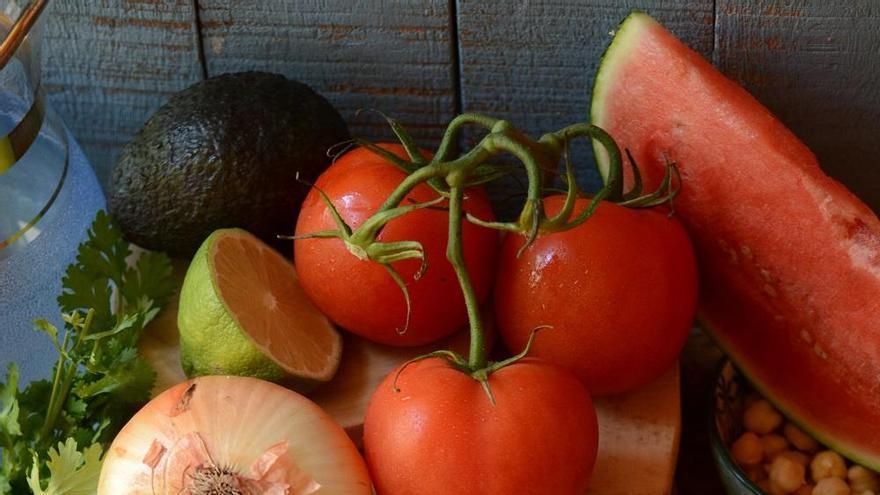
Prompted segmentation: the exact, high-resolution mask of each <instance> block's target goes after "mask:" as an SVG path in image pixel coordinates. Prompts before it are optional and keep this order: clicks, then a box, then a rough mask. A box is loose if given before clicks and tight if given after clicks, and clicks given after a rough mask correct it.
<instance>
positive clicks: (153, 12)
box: [42, 0, 202, 181]
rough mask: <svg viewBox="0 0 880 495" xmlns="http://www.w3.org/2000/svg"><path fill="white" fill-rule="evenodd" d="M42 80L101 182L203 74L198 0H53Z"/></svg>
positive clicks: (48, 14)
mask: <svg viewBox="0 0 880 495" xmlns="http://www.w3.org/2000/svg"><path fill="white" fill-rule="evenodd" d="M44 15H45V24H44V36H45V37H44V40H43V46H42V50H43V60H44V63H43V68H44V69H43V84H44V87H45V89H46V91H47V93H48V96H49V100H50V102H51V104H52V106H53V107H54V108H55V109H56V110H57V111H58V113H60V114H61V116H62V117H63V119H64V121H65V122H66V123H67V125H68V126H69V127H70V128H71V129H72V130H73V132H74V134H75V135H76V137H77V138H78V140H79V142H80V144H82V146H83V148H84V150H85V152H86V154H87V155H88V156H89V158H90V159H91V161H92V163H93V164H94V166H95V169H96V171H97V173H98V176H99V178H100V179H102V181H104V180H106V177H107V174H108V172H109V170H110V167H111V166H112V164H113V163H114V162H115V160H116V156H117V154H118V152H119V149H120V148H121V147H122V145H123V144H124V143H125V142H127V141H128V140H129V139H130V138H131V137H132V136H133V135H134V133H135V132H137V130H138V129H139V128H140V126H141V125H142V124H143V123H144V121H145V120H146V119H147V118H148V117H149V116H150V114H152V112H153V111H155V110H156V109H157V108H158V107H159V106H160V105H161V104H162V103H163V102H164V101H165V100H166V99H167V97H168V96H169V95H170V94H172V93H173V92H175V91H179V90H181V89H183V88H185V87H186V86H188V85H189V84H191V83H193V82H195V81H198V80H199V79H201V77H202V68H201V65H200V63H199V57H198V50H197V49H196V43H195V41H196V32H197V30H196V26H195V24H194V22H193V20H194V17H193V11H192V1H191V0H54V1H53V2H51V3H50V4H49V7H48V10H47V12H45V13H44Z"/></svg>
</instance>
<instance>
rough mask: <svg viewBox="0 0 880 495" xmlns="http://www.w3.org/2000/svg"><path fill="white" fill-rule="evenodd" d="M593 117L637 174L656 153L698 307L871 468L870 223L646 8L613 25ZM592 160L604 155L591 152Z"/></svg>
mask: <svg viewBox="0 0 880 495" xmlns="http://www.w3.org/2000/svg"><path fill="white" fill-rule="evenodd" d="M592 119H593V123H594V124H596V125H598V126H600V127H602V128H604V129H606V130H607V131H608V132H609V133H610V134H611V135H612V136H613V137H614V138H615V139H616V140H617V142H618V144H620V146H621V147H622V148H623V147H625V148H629V149H630V151H632V153H633V156H634V157H635V159H636V162H637V163H638V164H639V165H640V167H641V169H642V171H643V174H644V176H645V178H646V184H647V185H648V186H651V187H653V186H656V185H657V184H658V183H659V181H660V178H661V177H662V174H663V171H664V163H665V161H664V160H666V159H668V160H670V161H674V162H676V163H677V164H678V166H679V168H680V170H681V174H682V180H683V187H682V192H681V194H680V195H679V197H678V198H677V199H676V201H675V209H676V212H677V214H678V215H679V216H680V218H681V219H682V221H683V222H684V223H685V225H686V227H687V228H688V231H689V232H690V234H691V236H692V238H693V241H694V245H695V249H696V251H697V257H698V262H699V268H700V272H701V276H700V282H701V295H700V299H701V301H700V313H699V316H700V318H701V320H702V321H703V323H704V325H705V326H706V327H707V328H708V329H709V330H710V331H711V332H712V333H713V334H714V336H715V338H716V339H717V341H718V342H719V344H720V345H721V346H722V347H723V348H724V349H725V350H726V351H727V352H728V354H729V355H730V356H731V358H732V359H733V360H734V362H735V363H737V365H738V367H739V368H740V369H741V370H742V371H743V372H744V373H745V374H746V375H747V376H748V377H749V378H750V379H751V380H752V381H753V382H754V383H755V385H756V386H757V387H758V388H759V389H760V390H761V391H762V392H764V394H765V395H766V396H767V397H768V398H769V399H770V400H771V401H774V402H775V403H776V404H777V406H779V407H780V408H781V409H783V410H784V411H786V413H787V414H788V415H789V416H790V417H791V418H792V419H793V420H794V421H796V422H797V423H799V424H800V425H801V426H802V427H804V428H805V429H806V430H808V431H810V432H811V433H813V435H815V436H816V437H817V438H819V440H821V441H823V442H825V443H827V444H829V445H830V446H832V447H834V448H835V449H837V450H839V451H840V452H842V453H844V454H845V455H847V456H849V457H851V458H853V459H855V460H857V461H859V462H861V463H863V464H865V465H868V466H870V467H873V468H875V469H878V468H880V221H878V219H877V217H876V216H875V215H874V214H873V213H872V212H871V210H870V209H869V208H868V207H867V206H865V205H864V204H863V203H862V202H861V201H859V200H858V199H857V198H856V197H855V196H853V195H852V194H851V193H850V192H849V191H847V190H846V189H845V188H844V187H843V186H841V185H840V184H839V183H837V182H835V181H834V180H833V179H831V178H829V177H828V176H826V175H825V174H824V173H823V172H822V171H821V169H820V168H819V165H818V163H817V161H816V157H815V156H814V155H813V154H812V153H811V152H810V150H809V149H807V147H806V146H805V145H804V144H803V143H801V142H800V141H799V140H798V139H797V138H796V137H795V136H794V135H793V134H792V133H791V132H790V131H789V130H788V129H786V128H785V126H784V125H783V124H782V123H780V122H779V121H778V120H777V119H776V118H775V117H774V116H773V115H772V114H771V113H770V112H769V111H768V110H767V109H766V108H764V107H763V106H762V105H761V104H760V103H758V101H757V100H755V99H754V98H753V97H752V96H751V95H749V94H748V93H747V92H746V91H745V90H744V89H742V88H741V87H739V86H738V85H736V84H735V83H733V82H732V81H730V80H729V79H727V78H725V77H724V76H723V75H722V74H721V73H720V72H718V71H717V70H716V69H715V68H713V67H712V66H711V65H710V64H709V63H708V62H706V61H705V60H704V59H703V58H702V57H700V55H698V54H697V53H696V52H694V51H692V50H691V49H689V48H687V47H686V46H685V45H684V44H682V43H681V42H680V41H679V40H677V39H676V38H675V37H674V36H673V35H672V34H670V33H669V32H668V31H666V30H665V29H664V28H663V27H662V26H661V25H660V24H658V23H657V22H656V21H654V20H653V19H651V18H650V17H649V16H647V15H646V14H642V13H634V14H632V15H630V16H629V17H628V18H627V19H626V20H625V21H624V22H623V24H621V26H620V28H619V31H618V33H617V35H616V37H615V39H614V41H613V43H612V45H611V46H610V47H609V49H608V51H607V52H606V55H605V57H604V58H603V60H602V64H601V66H600V68H599V72H598V75H597V77H596V83H595V86H594V89H593V104H592ZM597 158H598V160H599V163H600V166H604V165H607V163H606V161H605V160H606V158H607V157H606V156H605V155H604V153H602V151H601V150H597Z"/></svg>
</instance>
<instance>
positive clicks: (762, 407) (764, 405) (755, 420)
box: [743, 399, 782, 435]
mask: <svg viewBox="0 0 880 495" xmlns="http://www.w3.org/2000/svg"><path fill="white" fill-rule="evenodd" d="M743 424H744V425H745V427H746V429H747V430H749V431H753V432H755V433H758V434H759V435H766V434H768V433H770V432H772V431H773V430H775V429H776V428H779V426H780V425H781V424H782V415H781V414H779V412H778V411H777V410H776V409H774V408H773V406H771V405H770V403H769V402H767V401H766V400H764V399H761V400H758V401H755V402H754V403H753V404H752V405H751V406H749V407H748V408H747V409H746V411H745V413H744V414H743Z"/></svg>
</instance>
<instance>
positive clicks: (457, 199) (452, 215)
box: [446, 179, 489, 370]
mask: <svg viewBox="0 0 880 495" xmlns="http://www.w3.org/2000/svg"><path fill="white" fill-rule="evenodd" d="M447 180H448V179H447ZM463 199H464V191H463V190H462V189H461V186H460V185H453V186H452V187H450V188H449V241H448V243H447V244H446V258H448V259H449V262H450V263H451V264H452V267H453V268H454V269H455V275H456V276H457V277H458V283H459V285H460V286H461V291H462V294H463V295H464V303H465V306H466V307H467V313H468V320H469V321H470V328H471V335H470V337H471V342H470V352H469V353H468V368H469V369H471V370H477V369H481V368H485V367H486V364H487V363H488V361H489V359H488V356H487V355H486V346H485V332H484V331H483V319H482V317H481V315H480V304H479V302H478V301H477V294H476V292H475V291H474V286H473V284H472V283H471V277H470V274H469V273H468V271H467V267H466V266H465V263H464V248H463V247H462V242H461V221H462V218H463V217H464V214H463V213H462V206H461V203H462V200H463Z"/></svg>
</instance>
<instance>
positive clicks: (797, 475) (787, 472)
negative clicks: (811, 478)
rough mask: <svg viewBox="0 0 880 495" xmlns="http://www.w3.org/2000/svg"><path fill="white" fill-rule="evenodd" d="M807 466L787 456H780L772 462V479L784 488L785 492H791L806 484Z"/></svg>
mask: <svg viewBox="0 0 880 495" xmlns="http://www.w3.org/2000/svg"><path fill="white" fill-rule="evenodd" d="M805 472H806V468H804V466H802V465H800V464H798V463H796V462H794V461H793V460H791V459H789V458H788V457H785V456H778V457H776V459H775V460H774V461H773V463H772V464H770V481H771V482H772V483H773V484H774V485H776V486H778V487H779V488H781V489H782V491H783V492H784V493H791V492H793V491H795V490H797V489H798V488H800V486H801V485H803V484H804V474H805Z"/></svg>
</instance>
